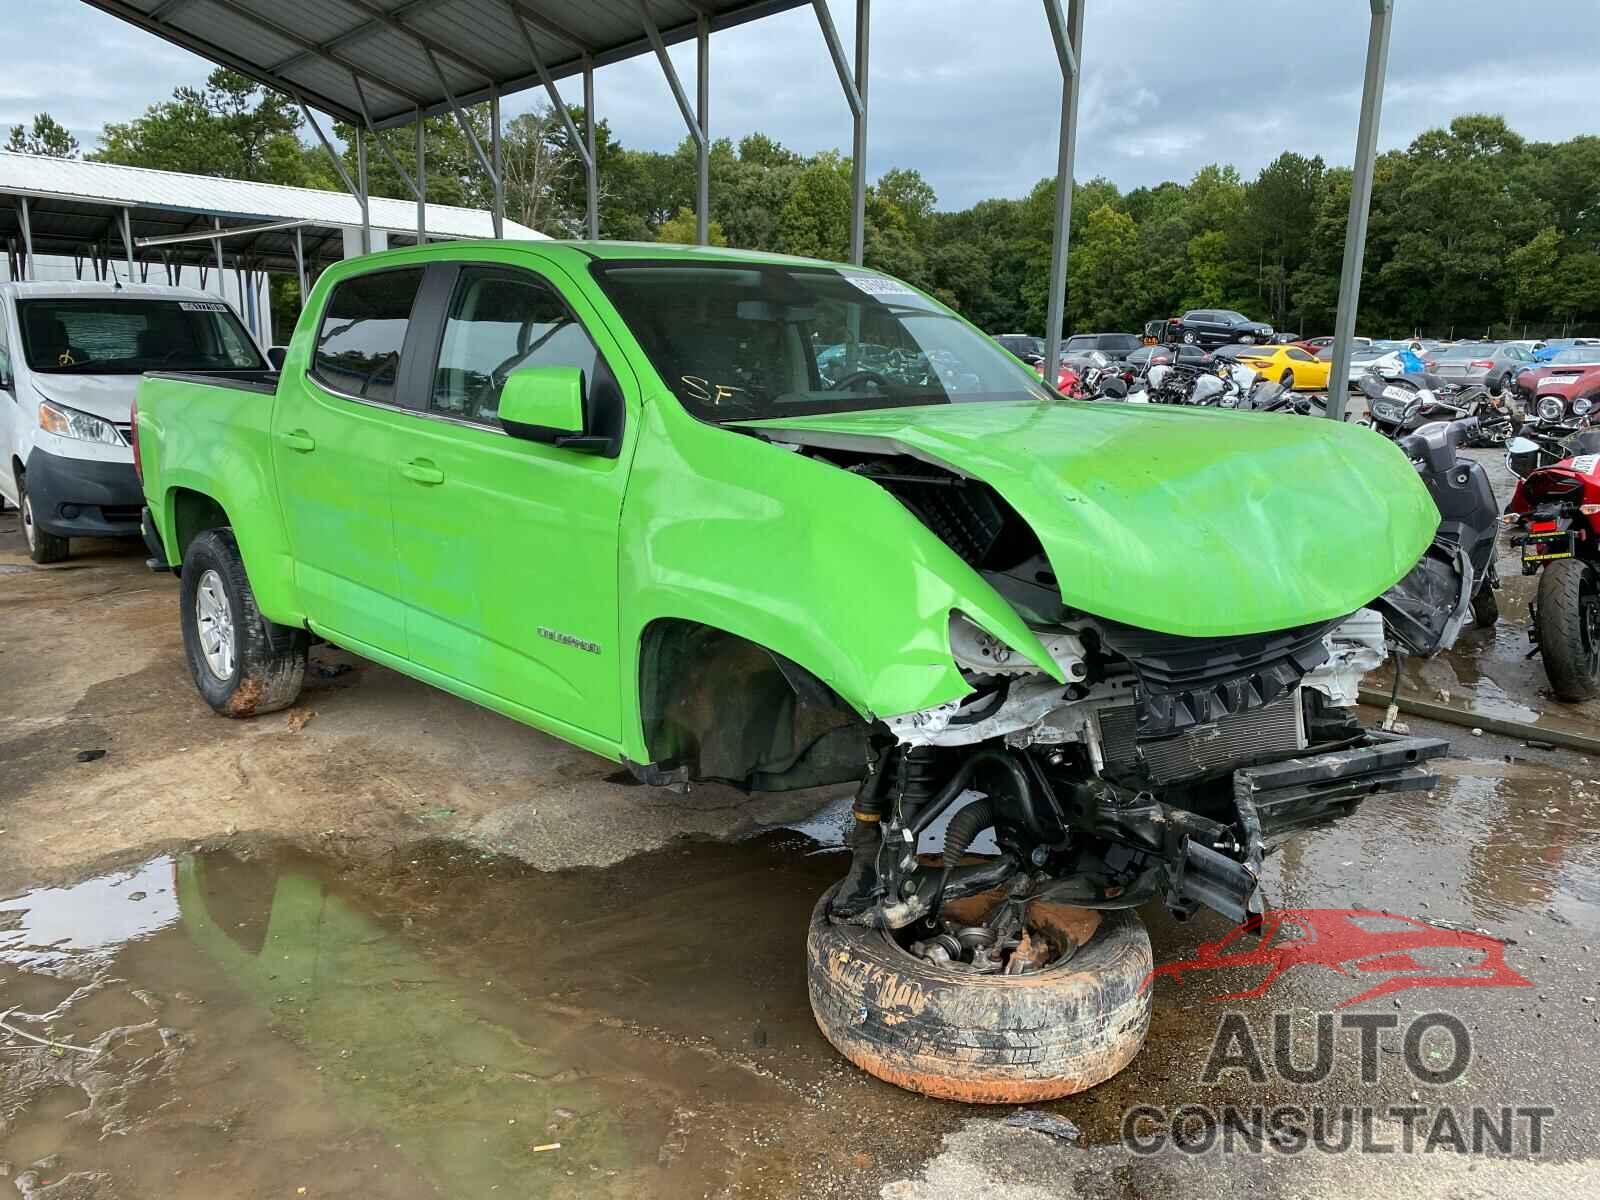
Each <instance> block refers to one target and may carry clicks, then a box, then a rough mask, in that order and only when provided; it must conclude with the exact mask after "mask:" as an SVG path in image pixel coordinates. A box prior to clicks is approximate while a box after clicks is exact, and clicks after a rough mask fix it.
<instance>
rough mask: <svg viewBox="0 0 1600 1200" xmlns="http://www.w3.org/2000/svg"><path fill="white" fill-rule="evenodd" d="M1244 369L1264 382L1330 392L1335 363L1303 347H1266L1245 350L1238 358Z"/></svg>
mask: <svg viewBox="0 0 1600 1200" xmlns="http://www.w3.org/2000/svg"><path fill="white" fill-rule="evenodd" d="M1234 361H1235V362H1237V363H1238V364H1239V365H1240V366H1244V367H1249V368H1250V369H1251V370H1252V371H1255V372H1256V373H1257V374H1258V375H1260V376H1261V377H1262V378H1263V379H1271V380H1273V381H1274V382H1276V383H1281V384H1282V385H1283V386H1284V387H1286V388H1293V389H1295V390H1296V391H1301V392H1324V391H1327V390H1328V372H1329V371H1330V370H1332V368H1333V364H1332V363H1327V362H1323V361H1322V360H1321V359H1320V358H1317V357H1316V356H1315V355H1312V354H1307V353H1306V352H1305V351H1304V350H1302V349H1301V348H1300V347H1299V346H1262V347H1260V348H1256V347H1250V348H1249V349H1248V350H1246V349H1244V348H1241V349H1240V351H1239V353H1238V354H1236V355H1235V356H1234Z"/></svg>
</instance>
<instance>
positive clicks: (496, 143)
mask: <svg viewBox="0 0 1600 1200" xmlns="http://www.w3.org/2000/svg"><path fill="white" fill-rule="evenodd" d="M489 163H490V167H491V168H492V169H491V170H490V172H489V175H490V177H491V178H490V182H492V183H493V184H494V207H493V210H492V212H491V214H490V215H491V217H492V219H493V221H494V235H495V237H497V238H499V237H505V235H506V173H505V168H504V166H503V164H502V163H501V158H500V89H499V88H498V87H496V88H491V89H490V90H489Z"/></svg>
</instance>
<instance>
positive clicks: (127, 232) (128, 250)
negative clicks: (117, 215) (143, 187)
mask: <svg viewBox="0 0 1600 1200" xmlns="http://www.w3.org/2000/svg"><path fill="white" fill-rule="evenodd" d="M122 250H123V253H124V254H126V255H127V256H128V282H129V283H132V282H134V279H133V269H134V268H133V221H132V220H131V219H130V218H129V217H128V209H127V206H126V205H124V206H123V209H122Z"/></svg>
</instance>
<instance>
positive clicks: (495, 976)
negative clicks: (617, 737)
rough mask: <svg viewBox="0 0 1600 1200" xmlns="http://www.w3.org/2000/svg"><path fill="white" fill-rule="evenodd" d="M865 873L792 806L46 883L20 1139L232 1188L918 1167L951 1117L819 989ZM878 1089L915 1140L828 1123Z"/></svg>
mask: <svg viewBox="0 0 1600 1200" xmlns="http://www.w3.org/2000/svg"><path fill="white" fill-rule="evenodd" d="M842 870H843V860H842V858H841V856H840V855H839V854H838V852H837V851H833V852H827V851H826V848H825V847H821V846H819V845H818V844H817V843H815V842H813V841H811V840H810V839H805V838H801V837H799V836H797V835H795V834H792V833H787V832H784V833H773V834H767V835H763V836H761V837H759V838H757V839H754V840H753V841H751V842H747V843H742V844H738V845H722V844H711V843H694V844H688V845H682V846H676V847H673V848H669V849H666V850H662V851H659V852H656V853H653V854H647V855H643V856H640V857H638V858H635V859H632V860H629V861H628V862H627V863H625V864H622V865H620V866H619V867H615V868H608V869H605V870H586V871H570V872H562V873H557V874H541V873H539V872H536V871H533V870H531V869H529V868H527V867H525V866H523V865H521V864H519V863H515V862H511V861H505V860H499V859H493V858H488V857H486V856H484V855H482V854H480V853H478V852H475V851H471V850H467V849H464V848H462V847H460V846H458V845H455V844H445V843H439V844H430V845H427V846H425V847H423V848H420V849H419V848H412V849H411V850H410V851H408V852H407V853H406V854H405V856H404V857H402V858H400V859H398V860H396V861H394V862H392V863H388V864H385V866H384V867H382V868H381V869H373V868H370V867H362V868H355V867H350V866H348V865H341V864H338V863H334V862H330V861H327V860H324V859H321V858H317V857H314V856H310V855H307V854H305V853H303V852H301V851H298V850H296V849H293V848H290V847H283V846H266V847H262V848H258V849H254V850H244V851H238V852H214V853H203V854H194V855H183V856H178V857H171V858H168V857H164V858H159V859H154V860H152V861H150V862H147V863H144V864H142V865H140V866H138V867H136V868H134V869H131V870H128V871H122V872H118V873H115V874H111V875H106V876H102V877H98V878H94V879H90V880H87V881H85V882H83V883H81V884H78V885H76V886H73V887H64V888H47V889H38V890H35V891H32V892H29V893H26V894H24V895H22V896H18V897H16V898H14V899H11V900H6V901H3V902H0V1013H6V1012H7V1010H10V1012H9V1015H7V1016H6V1017H4V1020H5V1023H6V1024H7V1025H8V1026H9V1029H0V1160H7V1161H8V1162H9V1165H10V1167H11V1172H10V1173H11V1174H12V1175H13V1176H14V1179H15V1181H16V1182H18V1183H23V1182H26V1183H27V1187H28V1189H29V1190H30V1191H33V1192H37V1193H38V1194H39V1195H41V1196H44V1195H52V1194H56V1193H52V1192H50V1191H49V1190H48V1189H49V1187H50V1185H53V1184H58V1183H61V1182H62V1181H67V1183H68V1184H69V1186H68V1187H66V1188H64V1189H63V1190H64V1191H70V1192H71V1194H73V1195H80V1194H81V1195H85V1196H88V1195H98V1194H101V1193H102V1190H103V1192H104V1194H106V1195H112V1194H116V1195H124V1196H126V1195H163V1196H169V1197H188V1196H194V1197H207V1198H209V1197H215V1196H218V1195H230V1196H231V1195H258V1194H259V1195H283V1196H295V1195H300V1194H305V1195H330V1194H340V1195H361V1196H373V1197H391V1196H393V1197H409V1196H423V1195H427V1196H439V1195H449V1196H465V1195H472V1196H486V1195H490V1194H493V1193H494V1192H495V1191H497V1190H498V1191H501V1192H505V1193H507V1194H515V1195H521V1196H530V1195H531V1196H580V1195H581V1196H608V1195H617V1196H666V1197H671V1196H695V1197H699V1196H703V1195H706V1194H715V1193H717V1192H719V1191H721V1190H723V1189H739V1190H740V1191H741V1194H755V1195H766V1194H771V1195H775V1196H780V1195H792V1194H795V1192H796V1191H797V1190H798V1188H799V1186H800V1183H799V1179H800V1177H802V1176H803V1177H804V1178H805V1179H807V1180H808V1181H811V1182H815V1181H816V1180H817V1179H826V1178H828V1177H830V1176H837V1177H839V1178H842V1179H843V1178H848V1177H850V1176H851V1175H852V1174H857V1175H859V1174H860V1171H861V1169H862V1164H863V1163H866V1164H872V1165H880V1166H888V1165H891V1164H894V1163H897V1162H901V1161H904V1162H905V1163H907V1164H909V1162H910V1158H909V1156H910V1155H912V1154H913V1153H915V1152H917V1151H918V1150H919V1149H920V1150H922V1151H926V1150H928V1149H931V1147H932V1145H933V1144H934V1143H935V1142H936V1141H937V1138H938V1136H939V1133H940V1132H942V1131H943V1130H944V1129H946V1128H948V1127H949V1122H946V1121H942V1120H938V1119H935V1120H932V1121H930V1120H928V1119H927V1117H928V1112H927V1109H926V1106H925V1105H924V1104H922V1103H921V1102H919V1101H917V1100H916V1099H915V1098H913V1097H910V1096H907V1095H904V1094H902V1093H898V1092H896V1091H894V1090H893V1089H888V1088H885V1087H883V1086H882V1085H879V1084H877V1083H876V1082H875V1081H870V1080H866V1079H865V1078H864V1077H861V1076H859V1073H857V1072H855V1071H854V1070H853V1068H850V1067H848V1066H847V1065H846V1064H844V1063H842V1061H840V1060H838V1059H837V1058H836V1056H835V1055H834V1054H833V1052H832V1050H831V1049H830V1048H829V1047H827V1045H826V1044H825V1043H824V1042H822V1040H821V1038H820V1037H819V1036H818V1035H817V1033H816V1030H815V1026H814V1025H813V1024H812V1021H811V1016H810V1009H809V1005H808V1002H807V999H806V995H805V981H804V974H803V971H804V955H803V944H804V937H805V928H806V918H807V915H808V914H809V911H810V909H811V906H812V904H813V903H814V902H815V900H816V897H817V895H818V894H819V893H820V892H821V891H822V890H823V889H824V888H825V887H827V886H828V885H829V884H830V883H831V882H833V881H834V880H835V879H836V878H837V877H838V876H839V874H840V873H841V872H842ZM824 1084H826V1085H827V1086H826V1088H825V1087H824ZM855 1093H864V1094H866V1099H865V1100H850V1101H849V1102H848V1103H849V1107H850V1109H851V1110H852V1111H853V1112H855V1113H857V1114H860V1113H863V1112H866V1111H871V1110H873V1109H874V1108H876V1109H880V1110H883V1112H884V1113H885V1119H884V1120H883V1121H881V1122H878V1124H880V1125H882V1126H883V1127H884V1128H886V1129H887V1128H893V1127H894V1126H896V1125H899V1124H910V1125H911V1126H912V1127H913V1130H914V1132H913V1133H912V1135H911V1136H909V1137H907V1136H901V1137H899V1138H897V1139H896V1141H895V1143H894V1144H893V1145H885V1146H883V1147H881V1148H880V1147H878V1146H875V1145H873V1143H874V1141H876V1140H877V1138H876V1137H873V1138H866V1139H863V1141H862V1142H861V1143H860V1144H856V1145H850V1146H848V1147H847V1146H845V1145H844V1144H843V1143H842V1142H841V1140H840V1139H838V1138H837V1137H836V1136H834V1137H830V1136H829V1134H828V1132H827V1131H829V1130H833V1131H837V1129H838V1128H839V1125H838V1122H839V1120H840V1117H839V1114H838V1113H837V1112H832V1111H830V1107H831V1103H832V1102H833V1101H837V1100H838V1099H839V1097H840V1096H841V1095H843V1096H846V1097H848V1096H851V1095H853V1094H855ZM825 1096H826V1097H829V1098H831V1099H829V1100H825V1099H824V1097H825ZM855 1120H856V1117H855V1116H852V1117H851V1119H850V1123H851V1124H853V1123H854V1121H855ZM780 1128H781V1129H783V1130H785V1131H786V1132H785V1133H783V1134H782V1136H779V1135H778V1134H777V1133H776V1132H775V1131H776V1130H778V1129H780ZM868 1146H870V1147H871V1149H870V1150H869V1149H865V1148H864V1147H868ZM302 1188H303V1189H305V1191H304V1192H303V1193H302V1192H301V1191H300V1189H302Z"/></svg>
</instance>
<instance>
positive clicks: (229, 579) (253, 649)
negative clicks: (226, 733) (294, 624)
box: [179, 529, 311, 717]
mask: <svg viewBox="0 0 1600 1200" xmlns="http://www.w3.org/2000/svg"><path fill="white" fill-rule="evenodd" d="M211 572H214V573H215V575H216V577H217V578H218V579H220V581H221V584H222V590H223V592H224V594H225V595H226V597H227V602H228V607H229V610H230V611H231V615H232V624H233V638H234V641H233V665H232V670H231V671H230V672H229V673H228V676H227V678H225V679H224V678H221V677H219V676H218V674H217V673H216V672H215V671H213V670H212V668H211V667H210V666H209V665H208V663H207V661H206V656H205V653H204V651H203V650H202V648H201V640H200V626H199V618H198V617H197V615H196V612H195V599H196V593H197V592H198V591H199V588H200V582H201V580H202V579H203V578H205V577H206V576H207V574H208V573H211ZM179 605H180V608H179V611H180V613H181V618H182V622H183V649H184V653H185V655H186V656H187V658H188V660H189V674H190V675H191V676H192V677H193V678H194V685H195V687H196V688H198V689H199V691H200V694H201V695H202V696H204V697H205V700H206V703H207V704H209V705H211V707H212V708H213V709H215V710H216V711H217V712H219V713H221V714H222V715H223V716H225V717H253V716H255V715H256V714H258V713H269V712H276V711H277V710H279V709H281V708H287V707H288V706H289V705H291V704H293V703H294V701H295V698H296V697H297V696H299V695H300V685H301V683H302V682H303V681H304V679H305V673H306V652H307V650H308V649H309V648H310V644H311V640H310V638H309V636H308V635H307V634H306V631H305V630H303V629H293V628H290V627H289V626H287V625H277V624H274V623H273V622H271V621H269V620H267V619H266V618H265V617H263V616H262V615H261V612H260V610H259V609H258V608H257V607H256V597H255V593H254V592H252V591H251V590H250V581H249V580H248V579H247V578H246V577H245V573H244V560H243V559H242V558H240V557H239V544H238V543H237V542H236V541H234V538H233V530H231V529H208V530H206V531H205V532H204V533H201V534H199V535H198V536H196V538H195V539H194V541H192V542H190V543H189V548H188V550H186V551H185V552H184V555H183V573H182V576H181V586H180V588H179Z"/></svg>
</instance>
